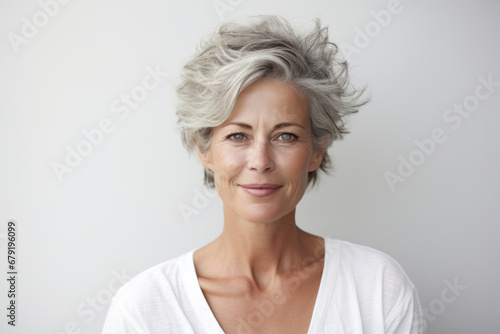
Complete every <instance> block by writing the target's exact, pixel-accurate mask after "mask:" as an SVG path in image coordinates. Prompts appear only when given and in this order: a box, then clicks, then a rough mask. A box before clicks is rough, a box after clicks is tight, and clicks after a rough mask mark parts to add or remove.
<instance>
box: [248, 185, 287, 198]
mask: <svg viewBox="0 0 500 334" xmlns="http://www.w3.org/2000/svg"><path fill="white" fill-rule="evenodd" d="M240 187H242V188H243V190H245V191H246V192H247V193H249V194H250V195H252V196H255V197H264V196H268V195H271V194H272V193H274V192H275V191H277V190H278V189H280V188H281V187H282V186H280V185H278V184H267V183H266V184H241V185H240Z"/></svg>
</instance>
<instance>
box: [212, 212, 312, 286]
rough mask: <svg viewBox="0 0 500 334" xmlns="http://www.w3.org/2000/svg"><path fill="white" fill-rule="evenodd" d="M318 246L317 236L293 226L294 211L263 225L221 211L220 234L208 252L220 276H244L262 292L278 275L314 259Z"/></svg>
mask: <svg viewBox="0 0 500 334" xmlns="http://www.w3.org/2000/svg"><path fill="white" fill-rule="evenodd" d="M225 211H226V210H225ZM318 243H320V241H318V238H317V237H315V236H313V235H311V234H309V233H306V232H304V231H302V230H301V229H299V228H298V227H297V226H296V224H295V209H294V210H293V211H291V212H290V213H288V214H286V215H285V216H283V217H281V218H280V219H279V220H277V221H274V222H267V223H255V222H248V221H244V220H242V219H241V218H239V217H234V216H233V215H231V214H227V212H225V214H224V229H223V232H222V233H221V235H220V236H219V237H218V238H217V239H216V240H214V242H213V243H212V244H211V247H210V248H211V251H210V253H211V254H212V255H213V256H214V258H212V260H213V261H214V263H213V264H214V268H217V271H218V273H219V274H220V275H221V276H225V277H246V278H248V279H249V280H251V281H252V282H254V284H255V285H256V286H257V287H258V288H259V289H266V288H267V287H270V286H272V285H273V284H274V283H275V281H276V280H277V278H278V277H279V275H280V274H283V273H286V272H290V271H291V270H293V269H297V268H298V267H300V266H302V265H303V264H304V259H306V258H307V257H311V256H314V252H315V250H316V251H317V250H318Z"/></svg>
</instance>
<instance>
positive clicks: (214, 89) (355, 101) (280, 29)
mask: <svg viewBox="0 0 500 334" xmlns="http://www.w3.org/2000/svg"><path fill="white" fill-rule="evenodd" d="M337 54H338V47H337V46H336V45H335V44H334V43H331V42H329V41H328V28H327V27H321V24H320V21H319V19H316V20H315V26H314V28H313V29H312V30H311V31H310V32H309V33H307V34H299V33H298V32H297V31H296V30H294V29H293V28H292V26H291V25H290V23H289V22H288V21H286V20H285V19H284V18H281V17H279V16H268V15H261V16H256V17H252V18H251V19H250V20H249V21H248V22H245V23H242V22H227V23H223V24H222V25H220V26H219V28H218V29H217V30H216V31H215V32H214V33H212V34H211V35H209V36H207V38H206V39H205V40H203V41H202V43H201V44H200V47H199V48H198V50H197V52H196V53H195V55H194V56H193V57H192V58H191V59H190V60H189V61H188V62H187V63H186V65H185V66H184V68H183V70H182V72H181V81H180V84H179V85H178V87H177V99H178V103H177V116H178V122H177V125H178V128H179V129H180V131H181V136H182V142H183V144H184V146H185V147H186V149H187V150H188V151H189V152H195V151H197V150H207V149H208V147H209V145H210V141H211V138H212V129H213V128H214V127H217V126H219V125H221V124H223V123H224V122H225V121H226V120H227V119H228V118H229V117H230V115H231V112H232V110H233V108H234V105H235V102H236V99H237V97H238V95H239V94H240V93H241V92H242V91H243V90H244V89H245V88H246V87H247V86H249V85H250V84H252V83H254V82H255V81H257V80H259V79H264V78H271V79H274V80H278V81H280V82H285V83H288V84H291V85H293V86H294V87H296V88H297V89H298V90H299V91H300V92H301V93H303V94H304V95H305V96H306V97H307V99H308V102H309V117H310V119H311V128H312V137H313V145H314V148H315V149H316V150H319V149H322V148H325V149H326V148H327V147H328V146H330V145H331V143H332V141H333V140H336V139H340V138H342V137H343V135H344V134H345V133H348V131H347V130H346V128H345V116H347V115H349V114H352V113H355V112H357V111H358V109H359V107H360V106H362V105H363V104H365V103H366V102H367V100H366V99H361V96H362V95H363V92H364V89H362V90H356V89H355V88H353V87H352V85H351V84H350V82H349V76H348V64H347V62H346V61H344V60H341V59H339V57H338V55H337ZM330 167H331V160H330V157H329V156H328V152H326V153H325V155H324V157H323V161H322V162H321V165H320V167H319V169H320V170H322V171H323V172H328V169H329V168H330ZM316 179H317V171H313V172H309V180H308V181H309V184H311V183H312V184H313V185H314V183H315V182H316ZM205 184H206V185H207V186H208V187H214V176H213V172H212V171H210V170H207V169H205Z"/></svg>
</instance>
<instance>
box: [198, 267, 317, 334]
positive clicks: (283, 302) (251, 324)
mask: <svg viewBox="0 0 500 334" xmlns="http://www.w3.org/2000/svg"><path fill="white" fill-rule="evenodd" d="M320 281H321V271H318V272H313V273H308V274H307V275H296V276H294V277H292V278H291V279H289V280H287V281H286V282H284V283H283V284H281V285H280V286H279V288H275V289H273V290H272V291H269V292H266V293H255V292H253V293H248V291H247V293H241V289H239V290H238V289H237V288H236V287H235V286H234V285H233V284H230V283H229V284H228V283H227V282H226V283H221V284H214V283H213V282H211V283H208V284H207V282H204V281H203V280H200V286H201V288H202V291H203V294H204V296H205V299H206V301H207V303H208V305H209V307H210V309H211V310H212V313H213V314H214V316H215V318H216V320H217V322H218V323H219V325H220V326H221V328H222V329H223V330H224V332H225V333H226V334H233V333H234V334H250V333H264V334H265V333H272V334H280V333H286V334H294V333H296V334H306V333H307V332H308V330H309V327H310V323H311V319H312V315H313V311H314V307H315V304H316V299H317V296H318V291H319V286H320Z"/></svg>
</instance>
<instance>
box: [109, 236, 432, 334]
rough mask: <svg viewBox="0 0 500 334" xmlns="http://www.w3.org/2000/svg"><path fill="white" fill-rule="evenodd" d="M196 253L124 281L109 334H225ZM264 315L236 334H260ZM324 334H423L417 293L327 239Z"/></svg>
mask: <svg viewBox="0 0 500 334" xmlns="http://www.w3.org/2000/svg"><path fill="white" fill-rule="evenodd" d="M193 252H194V250H191V251H189V252H188V253H185V254H183V255H181V256H179V257H176V258H174V259H171V260H169V261H166V262H163V263H161V264H159V265H156V266H154V267H152V268H150V269H148V270H146V271H144V272H143V273H141V274H139V275H138V276H136V277H135V278H133V279H132V280H131V281H129V282H128V283H126V284H125V285H124V286H123V287H122V288H121V289H120V290H119V291H118V293H117V294H116V295H115V297H114V298H113V301H112V303H111V306H110V309H109V311H108V315H107V318H106V322H105V324H104V330H103V334H132V333H134V334H146V333H148V334H153V333H155V334H156V333H158V334H159V333H162V334H169V333H172V334H174V333H175V334H184V333H196V334H200V333H203V334H204V333H208V334H223V333H224V331H223V330H222V328H221V327H220V325H219V323H218V322H217V320H216V318H215V316H214V315H213V313H212V311H211V309H210V307H209V305H208V303H207V301H206V299H205V297H204V295H203V292H202V290H201V288H200V285H199V283H198V278H197V276H196V271H195V266H194V261H193ZM268 306H269V305H268ZM258 312H259V311H258ZM260 312H261V315H260V317H259V315H258V314H256V315H255V316H254V317H252V318H251V319H249V318H247V319H246V320H245V319H244V318H240V319H241V322H240V326H239V328H238V332H239V333H238V334H240V333H241V334H247V333H252V329H253V330H254V333H259V330H258V322H259V321H261V319H262V318H263V317H265V316H266V312H269V308H266V307H265V306H263V307H262V309H261V310H260ZM268 316H269V314H268ZM271 316H272V315H271ZM320 333H327V334H331V333H333V334H343V333H345V334H347V333H349V334H351V333H352V334H354V333H356V334H357V333H359V334H361V333H362V334H370V333H377V334H382V333H385V334H389V333H397V334H403V333H411V334H421V333H424V324H423V318H422V313H421V308H420V303H419V300H418V295H417V292H416V290H415V287H414V286H413V284H412V283H411V282H410V280H409V279H408V278H407V276H406V275H405V273H404V271H403V270H402V269H401V267H400V266H399V265H398V264H397V263H396V261H394V260H393V259H392V258H390V257H389V256H387V255H386V254H384V253H382V252H379V251H377V250H374V249H372V248H369V247H364V246H359V245H355V244H352V243H349V242H345V241H339V240H335V239H331V238H325V259H324V268H323V275H322V277H321V282H320V287H319V291H318V296H317V298H316V304H315V305H314V310H313V315H312V318H311V323H310V327H309V331H308V334H320Z"/></svg>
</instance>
